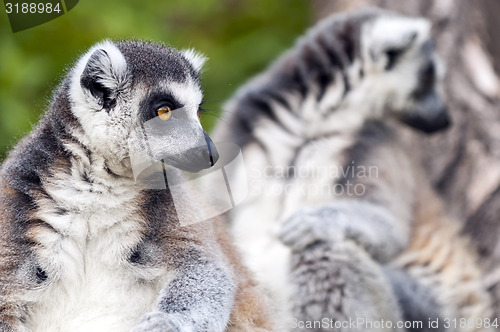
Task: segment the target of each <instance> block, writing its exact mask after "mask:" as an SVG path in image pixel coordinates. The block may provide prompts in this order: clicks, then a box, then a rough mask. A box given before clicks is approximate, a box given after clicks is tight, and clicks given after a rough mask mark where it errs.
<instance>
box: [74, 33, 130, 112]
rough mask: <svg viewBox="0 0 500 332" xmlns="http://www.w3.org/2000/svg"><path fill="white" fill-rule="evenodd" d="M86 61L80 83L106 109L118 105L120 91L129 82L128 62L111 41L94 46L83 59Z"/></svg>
mask: <svg viewBox="0 0 500 332" xmlns="http://www.w3.org/2000/svg"><path fill="white" fill-rule="evenodd" d="M81 61H82V62H85V64H84V69H83V71H82V73H81V76H80V85H81V87H82V88H83V89H84V91H87V92H88V95H89V96H91V97H92V98H94V99H95V100H96V101H97V103H98V104H99V105H101V106H102V107H103V108H104V109H106V110H109V109H111V108H113V107H114V106H115V105H116V97H117V94H118V92H119V91H120V90H121V89H122V88H123V87H124V85H125V84H126V82H127V62H126V61H125V58H124V57H123V54H122V53H121V52H120V50H118V48H117V47H116V46H115V45H114V44H112V43H111V42H108V41H106V42H103V43H101V44H98V45H96V46H95V47H94V48H92V49H91V50H90V51H89V52H88V53H87V54H86V56H84V57H83V58H82V60H81Z"/></svg>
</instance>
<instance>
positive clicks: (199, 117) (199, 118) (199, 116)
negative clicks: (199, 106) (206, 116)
mask: <svg viewBox="0 0 500 332" xmlns="http://www.w3.org/2000/svg"><path fill="white" fill-rule="evenodd" d="M197 114H198V120H201V112H200V110H198V113H197Z"/></svg>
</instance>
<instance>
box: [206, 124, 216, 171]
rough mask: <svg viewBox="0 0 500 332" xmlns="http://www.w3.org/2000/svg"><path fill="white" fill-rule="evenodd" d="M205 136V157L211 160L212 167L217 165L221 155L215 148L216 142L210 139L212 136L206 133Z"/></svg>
mask: <svg viewBox="0 0 500 332" xmlns="http://www.w3.org/2000/svg"><path fill="white" fill-rule="evenodd" d="M203 134H204V135H205V141H206V142H207V150H205V152H204V154H205V157H206V158H207V159H208V160H210V166H213V165H215V163H217V160H219V153H218V152H217V149H216V148H215V144H214V142H212V140H211V139H210V136H208V134H207V133H206V132H205V131H204V132H203Z"/></svg>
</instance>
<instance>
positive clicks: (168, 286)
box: [0, 41, 271, 332]
mask: <svg viewBox="0 0 500 332" xmlns="http://www.w3.org/2000/svg"><path fill="white" fill-rule="evenodd" d="M203 62H204V58H203V57H202V56H201V55H198V54H197V53H195V52H193V51H184V52H178V51H176V50H173V49H171V48H168V47H166V46H162V45H159V44H153V43H147V42H138V41H137V42H136V41H133V42H110V41H105V42H102V43H100V44H97V45H96V46H94V47H92V48H91V49H90V50H89V51H88V52H87V53H86V54H85V55H83V56H82V57H81V59H80V60H79V61H78V62H77V63H76V65H75V66H74V68H72V69H71V71H70V72H69V73H68V75H67V77H66V78H65V79H64V81H63V82H62V84H61V86H60V87H59V88H58V90H57V91H56V92H55V95H54V99H53V102H52V104H51V106H50V108H49V110H48V111H47V113H46V114H45V116H44V117H43V118H42V119H41V121H40V123H39V124H38V125H37V126H36V128H35V129H34V130H33V131H32V133H31V134H30V135H29V136H27V137H26V138H25V139H24V140H23V141H22V142H21V143H19V144H18V145H17V147H16V148H15V149H14V150H13V151H12V152H11V153H10V155H9V157H8V159H7V160H6V161H5V163H4V164H3V167H2V169H1V173H0V331H4V332H11V331H12V332H13V331H120V332H121V331H129V330H130V329H132V328H133V327H134V326H135V328H134V331H165V332H166V331H224V330H230V331H236V330H237V331H241V330H245V331H247V330H252V331H253V330H256V331H257V330H259V331H264V330H268V328H271V322H270V319H269V317H268V316H267V315H268V314H269V312H268V311H267V309H266V305H265V301H264V300H263V299H262V297H261V296H260V295H259V293H258V289H257V286H256V284H255V283H254V282H253V281H252V279H251V278H250V277H249V274H248V273H247V272H246V270H245V268H244V267H243V266H242V265H241V264H240V262H239V261H240V259H239V258H238V256H237V254H236V251H235V250H234V248H233V247H232V244H231V241H230V238H229V237H228V235H227V234H226V233H225V230H224V228H223V226H222V225H221V223H217V222H216V221H215V220H212V221H206V222H201V223H197V224H193V225H189V226H183V225H181V224H180V223H179V221H178V220H177V214H176V207H174V204H173V203H172V197H171V196H170V194H169V191H168V190H153V189H147V188H144V187H143V186H140V185H139V184H136V183H135V181H134V177H133V174H132V169H131V160H130V151H129V150H130V147H131V146H134V145H133V144H129V143H130V140H131V137H132V131H133V128H140V127H141V126H142V125H143V124H144V123H145V122H146V121H149V120H151V119H156V118H157V117H159V118H160V120H161V121H170V122H171V123H174V122H175V130H171V131H166V132H153V133H152V135H150V137H148V139H149V140H150V141H153V142H156V144H155V146H154V149H152V152H151V153H153V155H154V156H152V157H155V158H159V157H161V156H163V155H167V156H169V159H168V160H165V163H170V164H174V165H176V166H180V167H182V166H186V168H187V169H190V170H191V171H197V170H199V169H201V168H208V167H210V165H212V164H213V163H214V162H215V161H216V160H214V159H215V158H216V155H215V153H216V152H215V151H214V150H211V151H209V150H207V149H208V148H210V149H213V148H214V147H213V146H210V145H211V144H212V143H211V141H210V140H209V139H208V136H206V134H203V130H202V129H201V125H200V122H199V118H198V116H197V113H198V112H199V105H200V103H201V101H202V90H201V88H200V79H199V70H200V68H201V66H202V64H203ZM170 122H169V123H170ZM150 134H151V133H150ZM200 140H202V141H203V142H205V140H206V143H204V144H205V146H204V147H201V148H199V147H198V148H197V145H196V144H197V143H196V142H199V141H200ZM150 141H148V142H149V143H150ZM149 143H148V144H149ZM134 144H136V145H135V146H145V144H146V142H134ZM137 144H138V145H137ZM207 144H208V145H207ZM193 149H195V150H193ZM196 149H198V150H196ZM193 165H194V166H193ZM185 195H186V199H188V200H189V199H193V198H192V197H191V196H190V193H189V192H186V193H185ZM193 205H194V206H195V207H197V205H196V204H193ZM197 208H198V207H197ZM177 212H178V211H177ZM196 212H197V211H196V210H193V211H183V213H184V214H185V215H186V214H187V215H189V214H191V215H193V217H195V215H196ZM141 317H142V318H141Z"/></svg>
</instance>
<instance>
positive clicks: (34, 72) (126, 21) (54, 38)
mask: <svg viewBox="0 0 500 332" xmlns="http://www.w3.org/2000/svg"><path fill="white" fill-rule="evenodd" d="M26 2H30V0H26ZM312 16H313V14H312V8H311V3H310V2H309V1H306V0H284V1H273V0H185V1H180V0H178V1H173V0H164V1H157V0H147V1H137V0H102V1H97V0H81V1H80V2H79V4H78V5H77V6H76V7H75V8H74V9H72V10H71V11H69V12H68V13H66V14H64V15H63V16H61V17H59V18H57V19H55V20H53V21H50V22H47V23H45V24H42V25H40V26H37V27H34V28H32V29H28V30H24V31H21V32H17V33H12V30H11V28H10V25H9V21H8V17H7V14H6V13H5V11H4V12H3V13H1V14H0V59H1V63H0V161H1V160H3V158H5V155H6V153H7V152H8V150H9V149H10V148H11V147H12V146H13V145H14V144H15V143H16V142H17V141H18V140H19V139H20V138H21V137H23V136H24V135H25V134H26V133H27V132H28V131H30V129H31V128H32V126H33V125H35V124H36V122H37V121H38V119H39V117H40V115H41V114H42V113H43V112H44V110H45V109H46V108H47V105H48V103H49V101H50V99H51V93H52V91H53V90H54V89H55V88H56V87H57V85H58V84H59V82H60V81H61V79H62V77H63V76H64V74H65V70H66V68H68V67H69V66H71V64H72V63H73V62H74V61H75V60H76V59H77V58H78V56H79V55H81V54H82V53H83V52H84V51H85V50H86V49H87V48H89V47H90V46H91V45H93V44H94V43H96V42H98V41H100V40H102V39H105V38H110V39H129V38H139V39H146V40H152V41H161V42H165V43H167V44H170V45H172V46H174V47H176V48H191V47H192V48H195V49H197V50H199V51H201V52H203V53H204V54H205V55H207V56H208V57H209V61H208V62H207V64H206V66H205V71H204V76H203V86H204V90H205V95H206V98H205V99H206V104H205V105H204V108H206V109H207V110H209V111H211V112H210V113H217V112H220V109H221V105H222V104H223V102H224V101H225V100H226V99H227V98H229V97H230V95H231V93H233V92H234V90H235V89H236V88H237V87H238V86H240V85H241V84H242V83H243V82H244V81H245V80H247V79H248V78H250V77H251V76H252V75H253V74H255V73H257V72H259V71H260V70H262V69H264V68H265V67H266V66H267V65H268V64H269V63H270V62H271V61H272V59H274V58H275V57H276V56H278V55H279V54H280V53H281V52H283V51H284V50H286V49H287V48H288V47H290V46H291V45H292V44H293V42H294V40H295V38H296V37H297V36H298V35H300V34H302V33H303V31H304V30H305V29H306V28H307V26H309V25H310V24H312V23H311V22H312V20H313V17H312ZM216 120H217V117H216V116H214V115H208V114H207V115H205V116H204V117H203V119H202V123H203V125H204V127H205V128H206V129H208V130H209V129H210V128H211V127H212V126H213V125H214V123H215V122H216Z"/></svg>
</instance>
